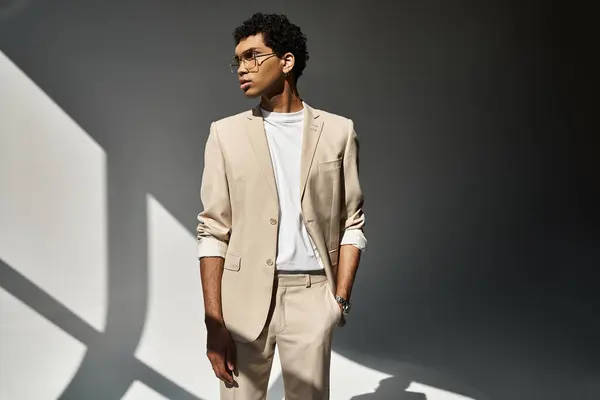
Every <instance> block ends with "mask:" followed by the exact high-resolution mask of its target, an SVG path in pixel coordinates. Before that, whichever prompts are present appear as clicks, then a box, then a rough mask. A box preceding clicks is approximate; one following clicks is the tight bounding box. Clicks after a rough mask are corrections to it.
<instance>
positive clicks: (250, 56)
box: [229, 52, 277, 74]
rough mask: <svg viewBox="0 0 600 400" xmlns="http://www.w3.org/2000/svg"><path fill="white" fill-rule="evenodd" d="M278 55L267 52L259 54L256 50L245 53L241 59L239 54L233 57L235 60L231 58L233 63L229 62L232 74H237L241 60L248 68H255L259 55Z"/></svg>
mask: <svg viewBox="0 0 600 400" xmlns="http://www.w3.org/2000/svg"><path fill="white" fill-rule="evenodd" d="M275 55H277V54H276V53H265V54H259V53H256V52H248V53H247V54H243V55H242V59H241V60H240V58H239V57H238V56H235V57H233V60H231V64H229V70H230V71H231V73H232V74H237V72H238V69H239V68H240V62H241V63H243V64H244V67H246V68H247V69H252V68H255V67H256V66H257V65H259V64H258V57H267V56H271V57H272V56H275Z"/></svg>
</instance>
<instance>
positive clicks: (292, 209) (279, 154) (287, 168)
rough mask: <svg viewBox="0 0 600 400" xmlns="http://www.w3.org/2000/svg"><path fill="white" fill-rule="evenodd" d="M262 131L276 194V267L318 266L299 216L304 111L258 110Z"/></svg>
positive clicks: (288, 269) (284, 268)
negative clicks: (277, 210) (277, 204)
mask: <svg viewBox="0 0 600 400" xmlns="http://www.w3.org/2000/svg"><path fill="white" fill-rule="evenodd" d="M262 113H263V119H264V126H265V133H266V135H267V142H268V144H269V150H270V153H271V160H272V162H273V171H274V173H275V181H276V183H277V193H278V195H279V208H280V215H279V230H278V244H277V259H276V261H275V266H276V268H277V269H278V270H285V271H305V270H317V269H322V268H323V267H322V265H321V263H320V262H318V261H317V257H316V256H315V251H314V249H313V245H312V242H311V240H310V238H309V236H308V232H307V231H306V226H305V225H304V222H303V221H302V217H301V205H300V166H301V156H302V137H303V130H304V110H300V111H297V112H293V113H277V112H270V111H266V110H262Z"/></svg>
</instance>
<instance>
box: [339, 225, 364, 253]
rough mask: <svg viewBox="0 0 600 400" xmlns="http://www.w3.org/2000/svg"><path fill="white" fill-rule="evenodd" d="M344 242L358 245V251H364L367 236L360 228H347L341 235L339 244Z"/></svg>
mask: <svg viewBox="0 0 600 400" xmlns="http://www.w3.org/2000/svg"><path fill="white" fill-rule="evenodd" d="M344 244H351V245H353V246H356V247H358V248H359V249H360V251H364V250H365V249H366V248H367V238H366V237H365V234H364V232H363V231H362V229H348V230H346V231H345V232H344V236H342V241H341V242H340V246H341V245H344Z"/></svg>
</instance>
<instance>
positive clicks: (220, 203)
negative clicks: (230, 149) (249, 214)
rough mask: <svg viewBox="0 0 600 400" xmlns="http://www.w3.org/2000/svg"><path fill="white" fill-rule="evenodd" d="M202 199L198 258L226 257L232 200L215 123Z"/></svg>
mask: <svg viewBox="0 0 600 400" xmlns="http://www.w3.org/2000/svg"><path fill="white" fill-rule="evenodd" d="M200 199H201V202H202V206H203V211H202V212H200V213H199V214H198V225H197V229H196V233H197V235H196V238H197V243H198V251H197V255H198V258H202V257H225V254H226V253H227V247H228V243H229V236H230V234H231V201H230V198H229V188H228V184H227V174H226V169H225V158H224V157H223V151H222V148H221V144H220V142H219V133H218V130H217V125H216V123H215V122H213V123H212V124H211V125H210V133H209V135H208V139H207V141H206V146H205V150H204V170H203V173H202V184H201V189H200Z"/></svg>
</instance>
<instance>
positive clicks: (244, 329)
mask: <svg viewBox="0 0 600 400" xmlns="http://www.w3.org/2000/svg"><path fill="white" fill-rule="evenodd" d="M304 110H305V111H304V113H305V115H304V116H305V118H304V121H305V122H304V136H303V142H302V156H301V174H302V175H301V180H300V182H301V183H300V184H301V187H300V193H301V196H302V197H301V205H302V218H303V221H304V223H305V225H306V229H307V231H308V234H309V235H310V237H311V239H312V240H313V242H314V244H315V245H316V248H317V250H318V252H319V253H320V255H321V258H322V260H323V264H324V268H325V272H326V275H327V279H328V282H329V285H330V287H331V290H332V292H334V293H335V285H336V271H337V263H338V257H339V248H340V240H341V237H342V236H343V234H344V231H345V230H347V229H362V228H363V225H364V223H365V218H364V215H363V211H362V206H363V193H362V190H361V187H360V183H359V179H358V139H357V136H356V132H355V131H354V124H353V122H352V120H350V119H347V118H344V117H341V116H338V115H335V114H331V113H328V112H325V111H321V110H316V109H313V108H311V107H310V106H309V105H307V104H305V107H304ZM200 197H201V201H202V204H203V208H204V210H203V211H202V212H201V213H200V214H198V220H199V223H198V229H197V237H198V240H199V241H202V240H203V239H204V238H207V237H208V238H214V239H218V240H219V241H221V242H222V243H223V245H224V246H227V247H226V248H227V251H226V256H225V264H224V271H223V279H222V289H221V292H222V293H221V301H222V310H223V318H224V320H225V324H226V326H227V328H228V329H229V330H230V332H231V334H232V336H233V338H234V339H235V340H238V341H245V342H248V341H253V340H255V339H256V338H257V337H258V335H259V334H260V332H261V330H262V328H263V327H264V324H265V322H266V319H267V314H268V312H269V306H270V302H271V296H272V293H273V284H274V273H275V259H276V255H277V237H278V236H277V228H278V220H277V218H278V215H279V202H278V195H277V188H276V184H275V175H274V171H273V166H272V162H271V155H270V152H269V147H268V144H267V138H266V135H265V131H264V125H263V119H262V114H261V112H260V108H259V107H258V106H257V107H256V108H254V109H253V110H250V111H246V112H244V113H240V114H237V115H234V116H231V117H228V118H224V119H221V120H219V121H216V122H213V123H212V124H211V126H210V134H209V136H208V139H207V142H206V148H205V156H204V171H203V176H202V187H201V191H200ZM327 255H328V257H327Z"/></svg>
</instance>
